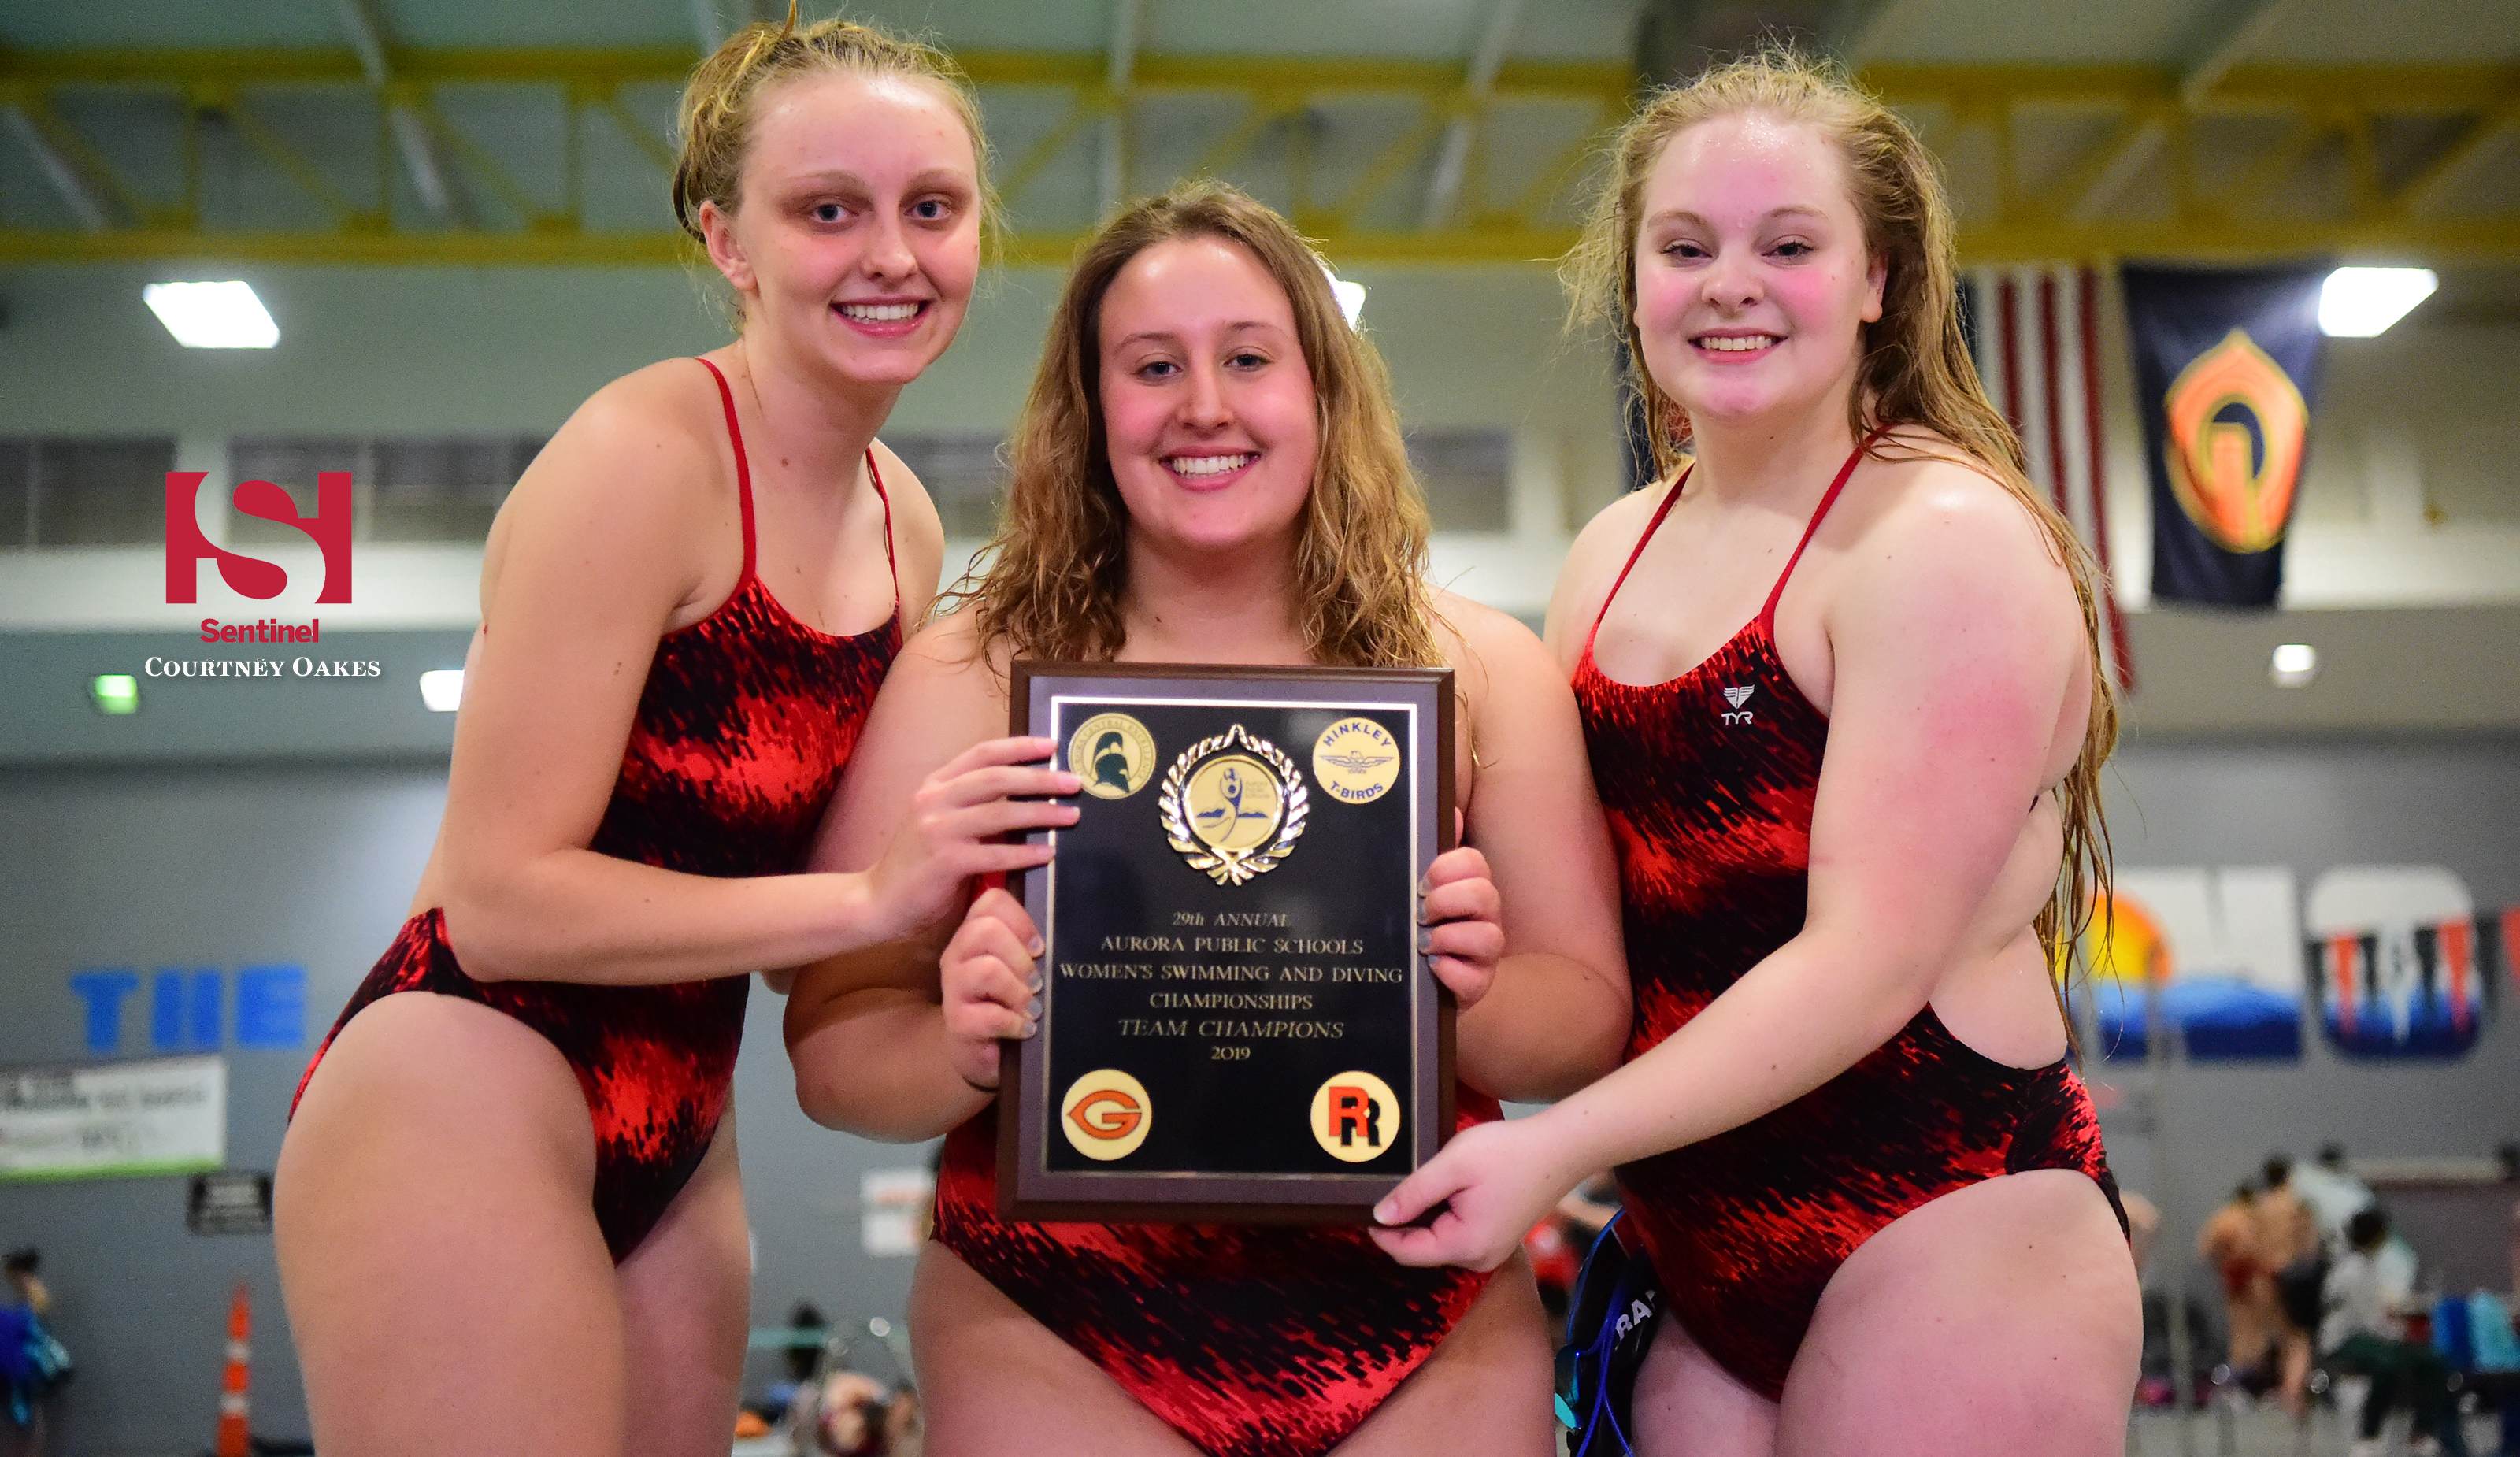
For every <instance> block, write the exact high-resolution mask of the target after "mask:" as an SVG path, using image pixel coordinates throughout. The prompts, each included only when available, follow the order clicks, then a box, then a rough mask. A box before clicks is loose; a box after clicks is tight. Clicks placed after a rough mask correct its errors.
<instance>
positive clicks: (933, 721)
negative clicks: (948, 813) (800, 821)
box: [787, 185, 1628, 1457]
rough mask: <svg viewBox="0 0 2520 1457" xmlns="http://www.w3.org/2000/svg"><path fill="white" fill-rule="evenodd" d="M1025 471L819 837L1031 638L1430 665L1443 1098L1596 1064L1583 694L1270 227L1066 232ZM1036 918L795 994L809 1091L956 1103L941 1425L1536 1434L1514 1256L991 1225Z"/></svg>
mask: <svg viewBox="0 0 2520 1457" xmlns="http://www.w3.org/2000/svg"><path fill="white" fill-rule="evenodd" d="M1013 468H1014V470H1013V479H1012V483H1011V485H1010V488H1009V491H1008V505H1007V518H1006V522H1005V524H1004V525H1003V526H1002V527H1001V528H1000V531H999V535H998V540H997V548H998V550H997V554H996V557H995V564H994V566H993V568H992V569H991V570H990V572H989V574H988V576H987V577H986V579H985V580H984V581H983V582H981V583H980V584H979V586H978V587H977V588H976V589H975V590H974V591H973V593H972V594H971V595H970V596H969V597H968V598H967V600H966V601H965V602H964V603H963V604H962V606H961V610H960V611H957V612H956V613H954V614H953V615H950V616H947V617H945V618H944V619H942V620H941V621H939V622H938V623H936V624H935V625H934V626H932V627H930V628H928V629H927V630H926V631H925V632H923V633H922V634H921V635H920V637H919V638H918V639H917V640H915V641H914V642H912V644H911V645H910V646H909V648H907V649H906V650H904V652H903V654H902V658H901V664H900V666H899V667H898V668H897V669H896V670H895V672H894V673H893V676H892V680H891V681H890V682H889V683H887V684H886V685H885V686H884V691H883V693H882V695H881V696H880V697H879V698H878V699H877V703H876V707H875V712H874V713H873V715H872V716H871V717H870V718H869V719H868V720H867V731H866V737H865V739H864V741H863V742H862V743H861V745H860V748H859V753H858V757H857V759H856V761H855V762H854V763H852V764H851V765H850V768H849V775H848V779H847V782H846V784H845V785H844V786H843V788H842V789H841V792H840V797H839V799H838V801H837V802H836V805H835V809H834V814H833V818H832V824H833V826H834V828H835V834H834V836H833V837H832V839H830V840H829V841H827V842H826V843H825V845H824V847H823V853H824V854H825V855H826V856H827V857H828V859H829V862H830V863H832V864H835V865H840V866H847V865H852V864H858V863H863V861H864V860H865V859H866V858H867V857H870V856H872V855H874V854H875V853H876V852H877V850H878V849H880V848H881V844H882V842H881V839H880V837H879V835H877V833H875V832H876V830H877V827H879V826H883V825H886V824H889V823H891V822H892V821H893V820H894V819H895V818H897V817H898V816H899V815H900V814H902V813H903V810H904V807H905V805H906V804H907V803H908V802H909V801H910V799H911V797H912V791H913V790H914V789H915V788H916V787H917V786H918V784H919V783H920V781H921V779H922V777H923V776H925V775H926V774H928V773H929V771H930V769H931V768H932V766H933V765H935V764H936V763H938V762H940V761H942V760H943V759H945V758H946V757H947V756H948V755H951V754H953V753H955V752H956V751H959V750H960V749H961V747H962V746H964V745H967V744H970V743H973V742H975V741H977V740H980V739H983V738H986V737H987V736H989V735H990V734H993V733H996V732H998V731H999V726H1001V725H1003V724H1004V723H1005V722H1006V721H1007V700H1006V694H1007V678H1006V665H1007V663H1008V661H1009V660H1011V659H1012V658H1015V657H1018V656H1020V657H1028V658H1037V659H1045V660H1062V659H1063V660H1077V659H1089V660H1097V659H1099V660H1120V661H1130V662H1228V663H1234V662H1240V663H1264V664H1266V663H1281V664H1295V663H1316V662H1322V663H1343V664H1348V665H1352V666H1365V665H1373V666H1396V665H1404V664H1430V663H1439V662H1449V663H1451V664H1453V665H1454V666H1455V667H1456V668H1457V669H1458V670H1459V678H1458V683H1459V685H1460V689H1461V693H1462V711H1461V733H1460V735H1459V736H1458V737H1459V743H1460V750H1461V757H1460V762H1459V765H1458V767H1457V769H1456V773H1457V775H1458V779H1457V784H1458V786H1459V795H1460V801H1459V802H1460V809H1461V812H1462V814H1463V818H1464V822H1465V823H1464V839H1465V841H1466V842H1467V846H1475V848H1471V847H1466V846H1465V847H1464V848H1461V849H1457V850H1454V851H1452V852H1450V853H1448V854H1446V855H1445V856H1443V857H1441V858H1439V859H1438V860H1437V861H1436V862H1435V865H1434V868H1433V869H1432V871H1431V872H1430V874H1429V877H1428V879H1429V882H1430V884H1431V886H1432V889H1431V890H1430V891H1429V893H1428V894H1427V895H1426V897H1425V900H1424V904H1425V908H1426V911H1425V913H1426V917H1427V919H1428V921H1429V922H1431V923H1436V924H1432V925H1430V926H1429V927H1428V929H1427V931H1426V933H1425V935H1424V938H1423V940H1422V942H1421V945H1422V947H1423V948H1424V950H1425V953H1426V955H1427V956H1428V959H1429V961H1430V964H1431V968H1432V970H1433V972H1434V974H1435V975H1436V976H1438V977H1439V978H1441V979H1443V980H1444V982H1445V983H1446V984H1447V985H1449V986H1451V987H1452V988H1453V990H1454V992H1455V994H1456V996H1457V997H1458V998H1459V1001H1460V1005H1461V1006H1462V1008H1463V1011H1462V1014H1461V1022H1460V1034H1459V1035H1460V1041H1459V1051H1460V1060H1459V1069H1460V1075H1461V1077H1462V1080H1463V1084H1464V1088H1463V1096H1462V1098H1461V1100H1460V1103H1461V1107H1462V1109H1463V1120H1464V1121H1465V1122H1466V1121H1474V1120H1477V1119H1480V1118H1492V1117H1494V1116H1496V1112H1497V1110H1496V1099H1498V1098H1500V1097H1504V1098H1544V1097H1554V1096H1557V1095H1560V1094H1562V1093H1565V1092H1567V1091H1570V1090H1571V1089H1572V1088H1574V1087H1575V1086H1577V1085H1579V1084H1580V1083H1581V1082H1582V1080H1583V1079H1584V1078H1585V1077H1587V1076H1590V1075H1591V1074H1592V1071H1593V1070H1594V1069H1595V1068H1596V1067H1597V1066H1598V1064H1601V1063H1605V1062H1607V1061H1609V1060H1610V1059H1611V1058H1613V1057H1615V1056H1616V1053H1617V1048H1618V1045H1619V1042H1620V1040H1621V1039H1622V1038H1623V1037H1624V1036H1625V1035H1626V1033H1627V1025H1628V996H1627V988H1626V983H1625V981H1624V979H1623V978H1622V976H1621V974H1620V962H1619V945H1618V923H1617V905H1616V898H1615V892H1614V890H1613V887H1614V885H1615V881H1614V879H1613V877H1614V871H1613V868H1612V863H1611V853H1610V846H1609V838H1608V836H1607V834H1606V832H1605V831H1604V830H1603V828H1602V824H1601V820H1600V816H1599V811H1598V807H1597V803H1596V800H1595V797H1594V794H1593V789H1592V785H1591V783H1590V781H1589V778H1588V776H1587V775H1586V773H1585V766H1584V758H1583V743H1582V730H1581V728H1580V726H1579V725H1578V723H1577V720H1576V714H1575V703H1574V699H1573V696H1572V695H1571V694H1570V693H1569V692H1568V690H1567V687H1566V683H1565V679H1564V677H1563V675H1561V674H1560V673H1558V671H1557V670H1556V667H1555V665H1554V664H1553V663H1552V662H1551V661H1550V660H1549V656H1548V653H1547V652H1546V650H1544V649H1543V648H1542V646H1541V644H1540V642H1539V640H1538V639H1536V638H1534V637H1533V636H1532V635H1531V633H1530V632H1529V631H1527V630H1526V629H1524V628H1523V627H1522V626H1520V625H1519V624H1517V623H1515V622H1514V621H1513V620H1512V619H1511V618H1509V617H1507V616H1505V615H1502V614H1499V613H1495V612H1492V611H1489V610H1487V609H1485V608H1481V607H1478V606H1476V605H1475V604H1472V603H1468V602H1464V601H1463V600H1461V599H1460V598H1457V597H1454V596H1452V595H1451V594H1449V593H1446V592H1441V591H1436V590H1433V589H1431V588H1429V587H1428V586H1427V585H1426V583H1425V580H1424V575H1423V573H1424V570H1425V561H1426V533H1427V524H1426V515H1425V508H1424V506H1423V505H1422V503H1421V502H1420V500H1419V498H1418V489H1417V484H1416V482H1415V480H1414V479H1413V478H1412V477H1411V475H1410V472H1409V464H1408V458H1407V455H1406V453H1405V451H1404V450H1403V448H1402V445H1401V440H1400V433H1399V429H1398V426H1397V422H1396V420H1395V418H1394V415H1393V411H1392V408H1391V402H1390V394H1389V385H1388V383H1387V382H1386V379H1385V377H1384V375H1383V372H1382V368H1381V365H1380V363H1379V362H1378V360H1377V359H1376V358H1375V356H1374V353H1373V346H1372V345H1371V344H1370V343H1369V342H1368V341H1366V340H1365V338H1364V337H1363V336H1361V335H1359V334H1357V333H1356V332H1355V331H1353V330H1351V329H1350V328H1349V326H1348V325H1347V323H1346V322H1345V321H1344V320H1343V319H1341V317H1340V315H1339V312H1338V305H1337V303H1336V301H1335V299H1334V298H1333V296H1332V295H1331V292H1330V286H1329V280H1328V277H1327V275H1326V273H1325V271H1324V269H1323V267H1322V265H1321V262H1320V260H1319V259H1318V258H1317V257H1316V256H1315V255H1314V254H1313V252H1312V251H1311V250H1309V249H1308V248H1306V247H1305V246H1304V244H1303V242H1302V240H1301V239H1299V238H1297V237H1296V236H1295V234H1294V232H1293V230H1292V229H1290V228H1288V227H1287V226H1286V224H1285V222H1284V220H1283V219H1282V218H1280V217H1279V216H1278V215H1277V214H1276V213H1273V212H1271V211H1270V210H1269V209H1267V208H1266V207H1263V206H1261V205H1258V204H1257V203H1254V202H1252V201H1251V200H1250V199H1248V198H1245V197H1243V196H1241V195H1240V194H1238V193H1235V192H1232V191H1230V190H1227V189H1223V188H1219V187H1215V186H1212V185H1211V186H1203V187H1193V188H1190V189H1186V190H1184V191H1182V192H1180V193H1177V194H1174V195H1172V196H1169V197H1161V198H1155V199H1150V200H1148V202H1145V203H1142V204H1140V205H1137V206H1135V207H1133V208H1131V209H1130V210H1129V211H1127V212H1125V213H1123V214H1122V215H1121V216H1120V217H1118V218H1117V219H1115V220H1114V221H1113V222H1111V223H1110V224H1109V225H1107V226H1106V227H1105V228H1104V229H1103V230H1102V233H1101V234H1099V235H1098V236H1097V237H1096V238H1095V239H1094V240H1093V241H1092V242H1090V243H1089V244H1087V245H1086V248H1085V250H1084V251H1083V253H1082V254H1081V256H1080V259H1079V262H1078V264H1077V268H1076V271H1075V273H1074V275H1073V277H1072V278H1071V279H1070V280H1069V282H1068V286H1067V290H1066V294H1065V296H1064V298H1063V299H1062V301H1061V303H1060V305H1059V309H1058V312H1057V316H1056V318H1055V319H1054V321H1053V323H1052V326H1051V339H1050V343H1049V346H1048V348H1047V350H1046V351H1045V353H1044V356H1043V360H1042V365H1041V370H1040V373H1039V374H1038V375H1037V376H1036V377H1035V381H1034V385H1033V390H1032V395H1031V398H1030V401H1029V402H1028V403H1027V405H1026V407H1025V410H1024V414H1023V417H1022V419H1021V421H1020V422H1019V424H1018V427H1017V431H1016V433H1015V437H1014V443H1013ZM1482 852H1484V853H1482ZM1500 905H1502V908H1503V909H1502V911H1501V910H1500ZM1033 942H1034V932H1033V928H1032V926H1031V924H1030V922H1029V920H1028V919H1027V918H1026V917H1025V915H1024V912H1023V910H1022V908H1021V907H1020V906H1019V905H1017V904H1016V903H1015V902H1014V900H1013V899H1012V897H1011V896H1009V895H1008V894H1007V892H1005V891H1004V890H990V891H987V892H986V893H984V894H982V895H981V896H979V897H978V899H977V900H975V901H974V902H973V905H972V908H971V911H970V913H969V915H968V916H967V919H966V920H965V921H964V923H963V926H962V928H961V930H960V931H959V932H957V933H955V934H954V936H953V938H952V940H951V942H950V944H948V943H945V941H944V938H943V937H942V936H939V937H936V938H933V939H928V940H924V941H920V942H916V943H906V944H904V945H901V946H898V947H895V948H892V954H893V955H894V956H896V957H897V958H899V959H901V960H903V961H907V962H912V963H915V964H918V965H920V966H921V967H922V970H923V971H924V974H925V976H926V978H927V982H926V985H925V986H924V987H923V988H922V989H921V990H919V991H915V992H914V991H894V990H888V989H882V990H858V991H853V990H851V988H852V986H853V985H855V984H858V983H860V982H863V981H864V980H865V979H866V974H864V973H862V972H858V971H855V970H854V969H853V968H851V967H850V966H849V965H848V964H847V962H846V961H843V962H841V963H838V964H835V965H830V966H826V967H822V968H815V969H811V970H809V971H807V972H806V973H805V974H804V975H803V976H802V977H801V978H800V979H799V980H798V983H797V987H796V993H795V995H794V996H793V997H792V998H791V999H790V1000H789V1003H788V1019H787V1032H788V1047H789V1050H790V1052H791V1054H792V1055H793V1056H794V1058H795V1061H796V1081H797V1090H798V1093H799V1096H800V1097H801V1099H802V1101H803V1102H804V1105H805V1108H806V1111H807V1112H808V1113H810V1114H812V1115H813V1116H815V1117H816V1118H817V1119H819V1120H821V1121H823V1122H826V1123H832V1124H835V1125H838V1126H843V1127H848V1128H852V1129H855V1130H857V1131H860V1132H864V1133H869V1134H872V1135H874V1136H877V1137H886V1138H896V1139H909V1138H925V1137H932V1136H934V1135H936V1134H938V1133H944V1132H946V1131H947V1130H948V1129H951V1130H953V1132H952V1136H951V1137H949V1138H948V1139H947V1141H946V1145H945V1159H944V1168H943V1176H942V1181H941V1186H940V1188H939V1191H938V1199H937V1229H936V1240H935V1241H934V1242H933V1243H931V1244H930V1245H929V1246H928V1247H927V1250H926V1252H925V1253H924V1254H923V1255H922V1257H921V1260H920V1265H919V1273H918V1277H917V1280H916V1282H915V1284H914V1285H913V1287H912V1291H911V1309H910V1329H911V1339H912V1341H913V1342H914V1343H915V1345H916V1348H917V1354H918V1358H919V1373H920V1385H921V1390H922V1396H923V1397H924V1399H925V1401H926V1410H927V1417H928V1450H929V1451H931V1452H935V1453H938V1454H940V1457H963V1454H972V1453H1005V1452H1023V1453H1038V1454H1043V1457H1068V1454H1074V1457H1113V1454H1140V1453H1145V1454H1165V1457H1190V1454H1195V1453H1199V1452H1207V1453H1215V1454H1223V1457H1315V1454H1319V1453H1323V1452H1327V1451H1330V1450H1332V1449H1336V1450H1337V1451H1340V1452H1342V1453H1349V1454H1364V1453H1379V1452H1390V1453H1406V1454H1411V1457H1419V1454H1423V1453H1427V1452H1433V1451H1443V1452H1448V1453H1456V1454H1461V1457H1483V1454H1490V1453H1495V1454H1514V1457H1546V1454H1548V1453H1549V1452H1551V1451H1553V1440H1552V1431H1551V1424H1550V1419H1549V1393H1548V1387H1549V1355H1550V1346H1549V1341H1548V1337H1547V1334H1546V1332H1545V1330H1544V1328H1543V1323H1542V1318H1541V1311H1540V1301H1539V1298H1538V1294H1537V1292H1536V1290H1535V1289H1534V1287H1533V1284H1532V1279H1531V1274H1530V1271H1529V1269H1528V1267H1527V1266H1525V1265H1523V1264H1522V1263H1521V1262H1520V1261H1518V1260H1517V1261H1516V1262H1515V1263H1514V1265H1513V1266H1512V1267H1511V1268H1510V1269H1509V1270H1508V1271H1507V1272H1506V1273H1504V1274H1502V1275H1500V1276H1498V1277H1497V1278H1495V1279H1493V1280H1491V1279H1489V1278H1488V1277H1486V1276H1485V1275H1481V1274H1475V1273H1472V1272H1469V1271H1464V1270H1453V1269H1447V1270H1404V1269H1402V1268H1400V1267H1399V1266H1397V1265H1395V1264H1393V1263H1392V1262H1391V1261H1389V1260H1387V1259H1385V1258H1383V1256H1382V1254H1381V1253H1380V1252H1378V1251H1376V1250H1375V1249H1374V1248H1373V1245H1372V1244H1371V1243H1370V1242H1369V1241H1368V1239H1367V1238H1366V1235H1365V1233H1364V1232H1363V1231H1362V1230H1359V1229H1354V1228H1348V1229H1320V1228H1313V1229H1288V1228H1284V1227H1264V1226H1222V1227H1219V1226H1194V1225H1146V1224H1140V1225H1101V1224H1023V1223H1015V1222H1012V1221H1007V1220H1001V1219H999V1218H998V1217H997V1215H996V1212H995V1193H994V1178H993V1176H994V1171H995V1158H994V1154H993V1149H994V1144H995V1138H994V1134H993V1132H992V1131H991V1130H992V1127H993V1122H994V1120H993V1118H992V1117H991V1116H989V1114H988V1110H989V1108H990V1105H991V1104H992V1103H993V1102H994V1098H993V1095H992V1094H991V1093H990V1092H989V1091H988V1089H989V1086H990V1085H992V1084H994V1083H995V1082H996V1081H997V1077H998V1045H997V1039H998V1038H1001V1037H1018V1036H1023V1035H1027V1034H1028V1033H1029V1030H1030V1026H1031V1018H1030V1015H1029V1010H1028V1006H1027V1004H1028V1003H1029V1002H1030V1001H1031V998H1032V986H1031V981H1032V977H1033V975H1034V964H1033V960H1032V957H1033V954H1034V953H1033ZM940 951H941V957H942V961H941V972H940V961H939V957H940ZM958 1125H959V1126H958Z"/></svg>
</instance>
